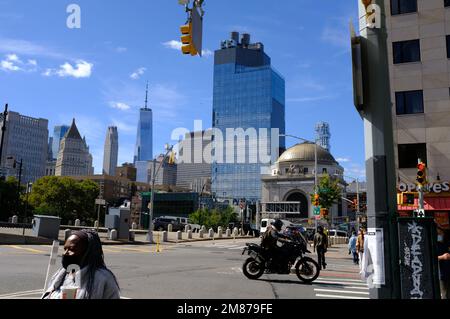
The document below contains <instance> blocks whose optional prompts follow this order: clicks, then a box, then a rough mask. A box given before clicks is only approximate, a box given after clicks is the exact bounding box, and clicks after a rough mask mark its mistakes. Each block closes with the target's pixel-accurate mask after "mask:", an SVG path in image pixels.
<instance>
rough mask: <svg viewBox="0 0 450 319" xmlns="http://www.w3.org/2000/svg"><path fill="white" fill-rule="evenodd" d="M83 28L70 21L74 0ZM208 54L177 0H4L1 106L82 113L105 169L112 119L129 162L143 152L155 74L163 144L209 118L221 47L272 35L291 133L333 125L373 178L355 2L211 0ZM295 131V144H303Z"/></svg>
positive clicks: (352, 158)
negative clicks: (355, 49)
mask: <svg viewBox="0 0 450 319" xmlns="http://www.w3.org/2000/svg"><path fill="white" fill-rule="evenodd" d="M71 3H76V4H78V5H79V6H80V7H81V29H69V28H67V26H66V20H67V17H68V15H69V14H68V13H66V8H67V6H68V5H69V4H71ZM205 3H206V6H205V10H206V15H205V20H204V29H205V30H204V39H203V42H204V49H205V51H206V52H205V56H204V57H203V58H199V57H190V56H183V55H182V54H181V53H180V52H179V51H178V50H177V49H176V45H174V44H175V42H174V41H179V38H180V33H179V27H180V26H181V25H182V24H184V22H185V21H186V13H185V12H184V8H183V7H182V6H180V5H179V4H178V0H164V1H155V0H133V1H124V0H114V1H111V0H110V1H106V0H71V1H64V0H57V1H56V0H35V1H25V0H0V104H4V103H6V102H7V103H9V104H10V109H11V110H13V111H17V112H20V113H22V114H24V115H29V116H33V117H42V118H46V119H49V131H50V134H52V132H53V127H54V126H55V125H61V124H70V122H71V120H72V118H73V117H75V118H76V120H77V125H78V127H79V130H80V133H81V134H82V135H85V136H86V139H87V142H88V144H89V145H90V147H91V153H92V154H93V156H94V166H95V170H96V172H97V173H99V172H101V169H102V162H103V144H104V139H105V135H106V130H107V127H108V126H109V125H116V126H118V129H119V139H120V141H119V143H120V144H119V148H120V150H119V153H120V154H119V162H120V163H123V162H126V161H128V162H130V161H132V159H133V154H134V144H135V139H136V128H137V120H138V109H139V108H140V107H142V106H143V103H144V98H145V85H146V82H147V81H149V86H150V97H149V104H150V107H151V108H153V111H154V153H155V154H157V153H159V152H161V151H162V150H163V146H164V144H165V143H167V142H174V141H171V140H170V137H171V132H172V130H173V129H175V128H178V127H185V128H187V129H190V130H192V129H193V125H194V120H198V119H199V120H203V123H204V126H205V127H204V128H208V127H210V126H211V109H212V85H213V83H212V80H213V62H214V58H213V55H212V53H213V51H214V50H216V49H218V48H219V46H220V41H221V40H224V39H228V38H229V33H230V32H231V31H233V30H236V31H240V32H241V33H242V32H249V33H250V34H251V36H252V42H262V43H264V45H265V49H266V52H267V53H268V54H269V55H270V56H271V58H272V65H273V66H274V67H275V68H276V69H277V70H278V71H279V72H280V73H281V74H283V76H284V77H285V79H286V127H287V133H289V134H293V135H297V136H301V137H304V138H309V139H312V138H313V136H314V126H315V124H316V122H318V121H326V122H328V123H330V125H331V134H332V140H331V144H332V153H333V155H334V156H335V157H336V158H337V159H339V160H340V163H341V165H343V166H344V167H345V168H346V174H348V175H351V176H355V177H363V176H364V138H363V134H364V132H363V123H362V121H361V119H360V117H359V115H358V114H357V113H356V111H355V110H354V107H353V96H352V78H351V57H350V50H349V39H348V37H349V36H348V34H349V31H348V29H349V21H350V19H353V21H355V22H356V21H357V1H356V0H353V1H335V0H325V1H321V2H320V4H318V2H317V1H315V0H284V1H268V0H263V1H257V0H245V1H243V0H227V1H218V0H206V1H205ZM295 143H296V141H295V140H290V139H288V140H287V144H288V146H289V145H292V144H295Z"/></svg>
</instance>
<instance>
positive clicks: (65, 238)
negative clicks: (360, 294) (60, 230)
mask: <svg viewBox="0 0 450 319" xmlns="http://www.w3.org/2000/svg"><path fill="white" fill-rule="evenodd" d="M70 235H72V231H71V230H70V229H66V230H65V231H64V241H66V240H67V238H69V237H70Z"/></svg>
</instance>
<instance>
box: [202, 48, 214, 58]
mask: <svg viewBox="0 0 450 319" xmlns="http://www.w3.org/2000/svg"><path fill="white" fill-rule="evenodd" d="M213 54H214V53H213V52H212V51H211V50H208V49H206V50H202V55H203V56H204V57H209V56H212V55H213Z"/></svg>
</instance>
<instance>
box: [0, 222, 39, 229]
mask: <svg viewBox="0 0 450 319" xmlns="http://www.w3.org/2000/svg"><path fill="white" fill-rule="evenodd" d="M0 228H22V229H23V228H25V229H32V228H33V225H32V224H23V223H8V222H0Z"/></svg>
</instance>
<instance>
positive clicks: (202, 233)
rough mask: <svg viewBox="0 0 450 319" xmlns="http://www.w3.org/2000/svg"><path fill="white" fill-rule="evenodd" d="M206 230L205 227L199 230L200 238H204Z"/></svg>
mask: <svg viewBox="0 0 450 319" xmlns="http://www.w3.org/2000/svg"><path fill="white" fill-rule="evenodd" d="M204 234H205V232H204V231H203V229H200V231H199V232H198V237H199V238H203V236H204Z"/></svg>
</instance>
